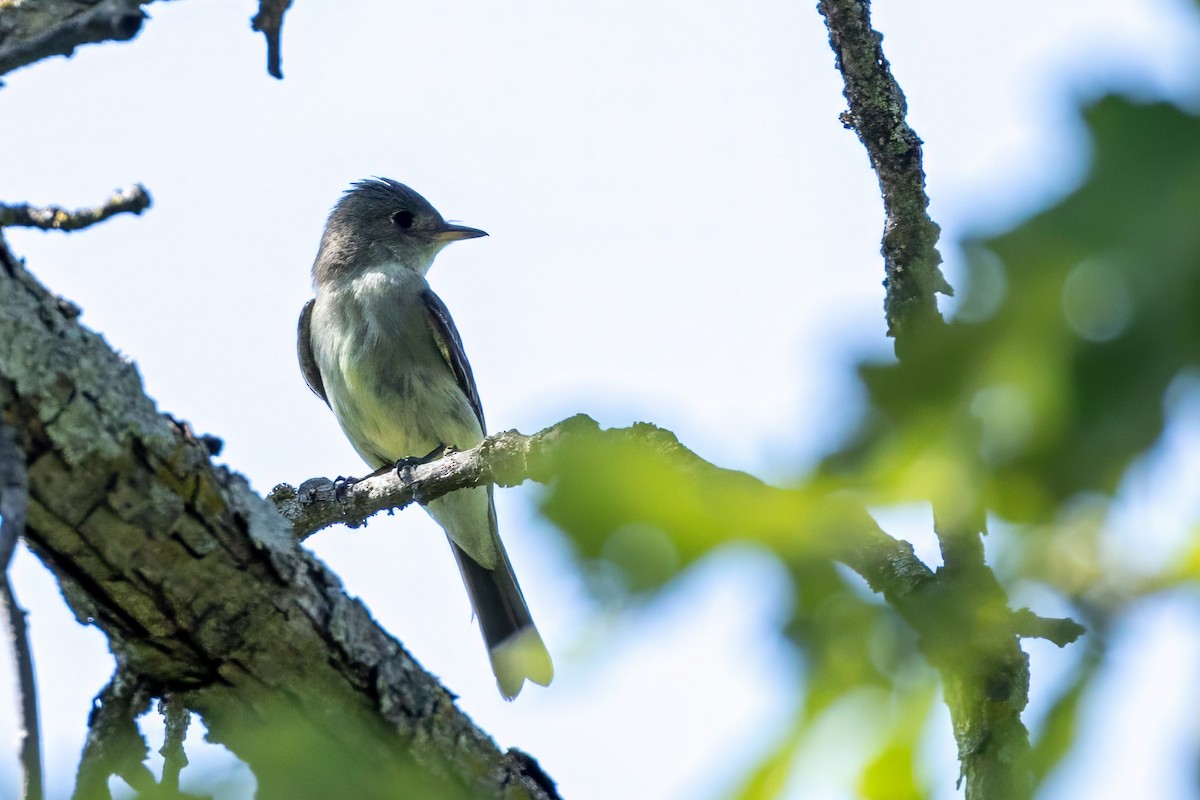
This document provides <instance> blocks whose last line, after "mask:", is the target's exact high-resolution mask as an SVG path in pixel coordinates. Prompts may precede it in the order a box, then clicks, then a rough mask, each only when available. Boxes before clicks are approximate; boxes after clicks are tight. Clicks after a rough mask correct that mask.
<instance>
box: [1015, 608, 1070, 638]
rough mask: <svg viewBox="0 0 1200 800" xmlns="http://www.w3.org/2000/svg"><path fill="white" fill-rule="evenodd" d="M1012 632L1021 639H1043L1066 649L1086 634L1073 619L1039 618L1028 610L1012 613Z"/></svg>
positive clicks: (1018, 610)
mask: <svg viewBox="0 0 1200 800" xmlns="http://www.w3.org/2000/svg"><path fill="white" fill-rule="evenodd" d="M1013 630H1014V632H1015V633H1016V634H1017V636H1020V637H1021V638H1022V639H1045V640H1046V641H1048V642H1054V644H1056V645H1058V646H1059V647H1066V646H1067V645H1069V644H1071V642H1074V641H1075V640H1076V639H1078V638H1079V637H1080V636H1083V634H1085V633H1087V628H1085V627H1083V626H1082V625H1080V624H1079V623H1078V622H1076V621H1075V620H1073V619H1064V618H1058V617H1039V616H1038V615H1037V614H1035V613H1033V612H1032V611H1030V610H1029V609H1028V608H1019V609H1017V610H1016V611H1014V612H1013Z"/></svg>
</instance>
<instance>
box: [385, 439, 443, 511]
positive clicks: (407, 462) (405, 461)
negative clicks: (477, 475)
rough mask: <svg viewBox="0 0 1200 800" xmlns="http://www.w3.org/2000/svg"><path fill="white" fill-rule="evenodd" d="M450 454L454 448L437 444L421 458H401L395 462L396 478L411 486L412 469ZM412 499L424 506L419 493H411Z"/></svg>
mask: <svg viewBox="0 0 1200 800" xmlns="http://www.w3.org/2000/svg"><path fill="white" fill-rule="evenodd" d="M452 452H454V448H452V447H450V446H449V445H444V444H439V445H438V446H437V447H435V448H433V449H432V450H430V451H429V452H428V453H426V454H425V455H423V456H409V457H407V458H402V459H400V460H398V461H397V462H396V477H398V478H400V480H402V481H404V482H405V483H407V484H411V483H412V482H413V475H412V471H413V470H414V469H416V468H417V467H419V466H421V465H422V464H428V463H429V462H430V461H436V460H438V459H439V458H441V457H442V456H444V455H446V454H447V453H452ZM413 499H414V500H416V501H417V502H418V503H421V504H422V505H424V503H423V502H422V500H421V494H420V492H419V491H414V492H413Z"/></svg>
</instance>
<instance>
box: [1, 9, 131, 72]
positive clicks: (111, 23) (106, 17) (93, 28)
mask: <svg viewBox="0 0 1200 800" xmlns="http://www.w3.org/2000/svg"><path fill="white" fill-rule="evenodd" d="M147 1H148V0H147ZM60 5H61V4H60ZM141 5H142V3H141V2H139V0H93V2H91V3H88V2H87V0H81V2H76V3H74V4H73V6H72V7H71V8H73V7H78V6H83V7H84V9H85V10H83V11H79V12H77V13H74V14H71V15H69V16H65V17H62V18H56V17H55V15H54V11H53V10H52V9H50V8H49V7H50V6H51V4H50V3H15V4H14V3H4V4H0V6H2V10H0V13H3V14H4V15H5V16H6V17H7V18H8V19H6V20H5V23H6V25H4V26H3V32H4V33H5V34H7V35H5V36H3V38H0V75H3V74H5V73H6V72H11V71H12V70H14V69H17V68H18V67H23V66H26V65H28V64H32V63H34V62H35V61H41V60H42V59H43V58H50V57H51V56H69V55H71V54H72V53H74V52H75V48H76V47H79V46H80V45H82V44H94V43H96V42H113V41H127V40H129V39H132V38H133V37H134V36H137V34H138V31H140V30H141V29H142V21H143V20H144V19H145V18H146V15H145V14H144V13H142V9H141ZM89 6H90V7H89ZM47 20H48V21H49V24H47Z"/></svg>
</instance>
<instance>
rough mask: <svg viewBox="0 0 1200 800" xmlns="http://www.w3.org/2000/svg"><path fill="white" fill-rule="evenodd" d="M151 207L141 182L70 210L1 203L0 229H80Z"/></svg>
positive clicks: (138, 212)
mask: <svg viewBox="0 0 1200 800" xmlns="http://www.w3.org/2000/svg"><path fill="white" fill-rule="evenodd" d="M149 207H150V193H149V192H147V191H146V187H145V186H142V185H141V184H140V183H135V184H134V185H133V186H130V187H127V188H125V189H118V190H117V191H115V192H113V193H112V195H111V196H110V197H109V198H108V199H107V200H105V201H104V202H103V203H102V204H101V205H99V206H96V207H95V208H79V209H76V210H74V211H69V210H67V209H65V208H61V207H59V206H46V207H44V208H38V207H35V206H31V205H29V204H28V203H20V204H15V205H6V204H4V203H0V228H2V227H10V228H41V229H42V230H46V231H77V230H79V229H80V228H86V227H88V226H89V225H95V224H96V223H99V222H103V221H104V220H106V219H108V218H109V217H112V216H115V215H117V214H141V213H142V212H143V211H145V210H146V209H147V208H149Z"/></svg>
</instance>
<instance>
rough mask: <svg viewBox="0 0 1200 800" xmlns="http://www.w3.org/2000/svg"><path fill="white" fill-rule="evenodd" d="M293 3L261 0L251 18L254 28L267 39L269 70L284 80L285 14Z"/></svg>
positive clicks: (281, 0)
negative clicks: (282, 45) (282, 42)
mask: <svg viewBox="0 0 1200 800" xmlns="http://www.w3.org/2000/svg"><path fill="white" fill-rule="evenodd" d="M291 5H292V0H259V3H258V13H257V14H255V15H254V19H252V20H250V27H251V29H252V30H256V31H262V35H263V36H264V37H265V38H266V40H267V72H268V73H270V75H271V77H273V78H278V79H279V80H283V55H282V52H281V43H280V42H281V39H282V36H283V15H284V14H286V13H287V10H288V8H290V7H291Z"/></svg>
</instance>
